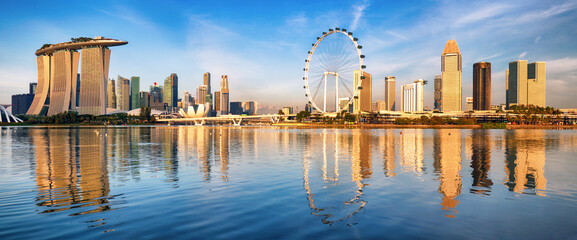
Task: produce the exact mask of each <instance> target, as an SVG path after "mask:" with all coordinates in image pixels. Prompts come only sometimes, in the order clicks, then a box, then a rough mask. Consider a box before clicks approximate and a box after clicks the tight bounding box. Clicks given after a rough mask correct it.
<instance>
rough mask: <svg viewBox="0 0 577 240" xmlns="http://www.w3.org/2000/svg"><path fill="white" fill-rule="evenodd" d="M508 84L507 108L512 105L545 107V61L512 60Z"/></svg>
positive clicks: (508, 72) (508, 73)
mask: <svg viewBox="0 0 577 240" xmlns="http://www.w3.org/2000/svg"><path fill="white" fill-rule="evenodd" d="M506 86H507V91H506V95H507V108H509V106H511V105H535V106H539V107H545V106H546V101H545V62H534V63H529V64H527V61H526V60H517V61H514V62H510V63H509V70H508V71H507V84H506Z"/></svg>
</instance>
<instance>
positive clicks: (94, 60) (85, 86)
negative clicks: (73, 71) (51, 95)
mask: <svg viewBox="0 0 577 240" xmlns="http://www.w3.org/2000/svg"><path fill="white" fill-rule="evenodd" d="M80 58H81V61H82V63H81V69H80V84H82V87H81V88H80V96H79V97H80V99H79V106H78V113H80V114H92V115H102V114H105V113H106V106H105V103H106V94H107V91H106V80H107V79H108V66H109V63H110V50H109V49H108V48H107V47H104V46H97V47H92V48H84V49H82V56H80ZM117 84H118V83H117ZM117 105H118V102H117ZM117 107H118V106H117Z"/></svg>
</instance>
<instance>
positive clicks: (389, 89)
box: [379, 76, 396, 111]
mask: <svg viewBox="0 0 577 240" xmlns="http://www.w3.org/2000/svg"><path fill="white" fill-rule="evenodd" d="M395 81H396V78H395V77H393V76H386V77H385V110H387V111H395V97H396V96H395ZM379 110H381V109H379Z"/></svg>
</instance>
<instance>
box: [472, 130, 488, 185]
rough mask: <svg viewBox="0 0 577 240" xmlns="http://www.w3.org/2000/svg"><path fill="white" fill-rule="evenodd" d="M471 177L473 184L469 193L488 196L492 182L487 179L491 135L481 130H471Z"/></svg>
mask: <svg viewBox="0 0 577 240" xmlns="http://www.w3.org/2000/svg"><path fill="white" fill-rule="evenodd" d="M472 131H473V132H472V142H471V148H472V155H471V168H472V169H473V171H472V172H471V176H472V177H473V184H472V187H471V189H470V192H471V193H475V194H482V195H490V193H491V187H492V186H493V181H491V179H490V178H489V170H490V169H491V135H490V134H489V133H488V132H487V131H484V130H481V129H473V130H472Z"/></svg>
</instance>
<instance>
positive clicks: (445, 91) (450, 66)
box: [441, 39, 462, 111]
mask: <svg viewBox="0 0 577 240" xmlns="http://www.w3.org/2000/svg"><path fill="white" fill-rule="evenodd" d="M441 72H442V74H441V79H442V80H441V110H442V111H461V110H462V107H461V104H462V103H461V99H462V97H461V85H462V82H461V73H462V59H461V51H459V47H458V46H457V41H455V40H454V39H452V40H448V41H447V44H446V45H445V49H444V50H443V54H442V55H441Z"/></svg>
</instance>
